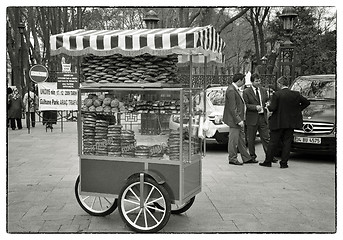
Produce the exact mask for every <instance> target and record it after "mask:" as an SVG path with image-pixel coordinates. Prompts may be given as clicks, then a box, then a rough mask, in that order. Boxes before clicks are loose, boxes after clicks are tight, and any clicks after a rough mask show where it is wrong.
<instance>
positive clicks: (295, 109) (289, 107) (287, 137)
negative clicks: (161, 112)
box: [260, 77, 310, 168]
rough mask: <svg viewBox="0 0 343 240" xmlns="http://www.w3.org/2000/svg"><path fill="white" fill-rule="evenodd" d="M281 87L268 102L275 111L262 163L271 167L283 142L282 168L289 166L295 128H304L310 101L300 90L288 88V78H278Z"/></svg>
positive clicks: (270, 108)
mask: <svg viewBox="0 0 343 240" xmlns="http://www.w3.org/2000/svg"><path fill="white" fill-rule="evenodd" d="M277 85H278V87H279V88H280V90H279V91H277V92H275V93H274V95H273V97H272V99H271V103H270V105H268V104H267V108H268V110H269V111H271V112H273V113H272V115H271V116H270V118H269V129H270V141H269V144H268V150H267V156H266V160H265V161H264V162H263V163H260V165H261V166H264V167H271V166H272V164H271V163H272V160H273V157H274V156H275V153H276V151H277V149H278V145H279V142H281V144H282V153H281V161H280V168H288V164H287V163H288V159H289V155H290V151H291V143H292V139H293V132H294V129H295V128H302V124H303V116H302V113H301V112H302V110H304V109H305V108H306V107H307V106H308V105H310V101H308V100H307V99H306V98H305V97H303V96H302V95H301V94H300V93H299V92H297V91H292V90H290V89H288V87H287V86H288V80H287V79H286V78H285V77H280V78H279V79H278V80H277Z"/></svg>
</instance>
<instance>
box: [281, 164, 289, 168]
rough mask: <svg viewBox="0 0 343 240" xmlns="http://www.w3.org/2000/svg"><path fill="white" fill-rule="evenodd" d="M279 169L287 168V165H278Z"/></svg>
mask: <svg viewBox="0 0 343 240" xmlns="http://www.w3.org/2000/svg"><path fill="white" fill-rule="evenodd" d="M280 168H288V165H287V164H282V165H280Z"/></svg>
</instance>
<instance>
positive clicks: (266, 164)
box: [259, 162, 272, 167]
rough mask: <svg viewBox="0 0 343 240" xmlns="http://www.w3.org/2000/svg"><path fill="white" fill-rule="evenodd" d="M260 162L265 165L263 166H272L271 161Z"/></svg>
mask: <svg viewBox="0 0 343 240" xmlns="http://www.w3.org/2000/svg"><path fill="white" fill-rule="evenodd" d="M259 164H260V166H263V167H271V166H272V163H271V162H261V163H259Z"/></svg>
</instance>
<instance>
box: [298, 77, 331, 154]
mask: <svg viewBox="0 0 343 240" xmlns="http://www.w3.org/2000/svg"><path fill="white" fill-rule="evenodd" d="M291 89H292V90H295V91H299V92H300V93H301V94H302V95H303V96H304V97H306V98H307V99H308V100H309V101H310V102H311V104H310V106H308V107H307V108H305V109H304V111H303V127H302V129H295V130H294V140H293V143H292V152H308V153H328V154H335V153H336V146H337V144H336V75H312V76H301V77H298V78H296V79H295V80H294V82H293V83H292V85H291Z"/></svg>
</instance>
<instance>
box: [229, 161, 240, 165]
mask: <svg viewBox="0 0 343 240" xmlns="http://www.w3.org/2000/svg"><path fill="white" fill-rule="evenodd" d="M229 164H233V165H240V166H241V165H243V163H241V162H239V161H235V162H229Z"/></svg>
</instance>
